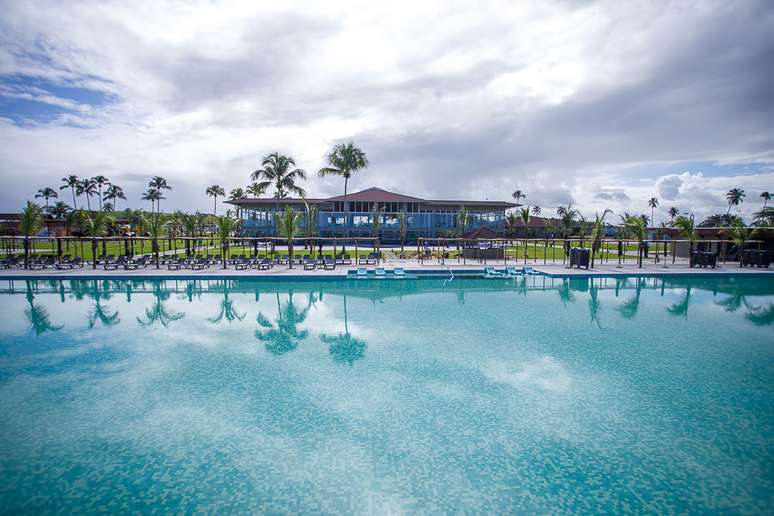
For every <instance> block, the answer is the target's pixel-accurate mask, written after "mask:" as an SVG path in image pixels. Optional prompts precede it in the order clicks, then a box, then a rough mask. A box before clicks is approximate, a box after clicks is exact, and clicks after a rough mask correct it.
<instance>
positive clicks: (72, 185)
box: [59, 174, 80, 210]
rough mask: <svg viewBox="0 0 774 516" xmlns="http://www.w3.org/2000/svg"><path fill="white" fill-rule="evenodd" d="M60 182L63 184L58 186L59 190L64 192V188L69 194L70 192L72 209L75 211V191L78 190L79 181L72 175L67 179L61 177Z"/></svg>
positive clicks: (76, 207) (76, 206)
mask: <svg viewBox="0 0 774 516" xmlns="http://www.w3.org/2000/svg"><path fill="white" fill-rule="evenodd" d="M62 182H63V183H64V184H63V185H62V186H60V187H59V189H60V190H64V189H65V188H69V189H70V192H72V194H73V209H74V210H77V209H78V205H77V204H76V203H75V190H76V189H77V188H78V185H79V184H80V180H79V179H78V176H76V175H74V174H70V175H69V176H67V177H63V178H62Z"/></svg>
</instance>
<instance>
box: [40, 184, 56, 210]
mask: <svg viewBox="0 0 774 516" xmlns="http://www.w3.org/2000/svg"><path fill="white" fill-rule="evenodd" d="M41 197H42V198H43V199H45V201H46V208H45V213H48V200H49V199H56V198H57V197H59V196H58V195H57V193H56V190H54V189H53V188H49V187H45V188H41V189H40V190H38V193H36V194H35V199H40V198H41Z"/></svg>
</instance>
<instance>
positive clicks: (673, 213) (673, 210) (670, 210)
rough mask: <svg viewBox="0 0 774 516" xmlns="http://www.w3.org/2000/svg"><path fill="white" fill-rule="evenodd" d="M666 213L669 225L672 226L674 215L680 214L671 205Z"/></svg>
mask: <svg viewBox="0 0 774 516" xmlns="http://www.w3.org/2000/svg"><path fill="white" fill-rule="evenodd" d="M667 213H669V225H670V226H674V224H675V217H677V216H678V215H679V214H680V210H678V209H677V208H676V207H674V206H672V207H671V208H669V210H667Z"/></svg>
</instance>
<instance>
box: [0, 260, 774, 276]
mask: <svg viewBox="0 0 774 516" xmlns="http://www.w3.org/2000/svg"><path fill="white" fill-rule="evenodd" d="M508 265H509V266H514V267H522V266H524V263H523V262H521V261H519V262H517V263H514V262H513V261H510V260H509V261H508ZM527 265H529V266H531V267H532V268H533V269H535V270H536V271H539V272H542V273H545V274H547V275H551V276H622V275H626V276H631V275H649V276H652V275H659V276H660V275H674V274H701V275H713V274H715V275H718V274H721V275H729V274H760V275H769V274H771V275H774V268H772V269H758V268H751V267H745V268H742V267H739V264H738V263H736V262H728V263H726V264H719V265H718V267H717V268H716V269H700V268H690V267H688V264H687V262H681V261H678V262H677V263H675V264H672V263H667V264H666V265H667V266H666V267H664V266H663V264H661V263H658V264H654V263H653V262H652V261H651V262H649V263H645V264H643V266H642V268H639V267H637V265H636V263H627V264H625V265H623V266H621V267H618V266H617V262H616V263H613V262H610V263H604V264H597V266H596V267H595V268H593V269H589V270H586V269H577V268H573V269H569V268H568V267H567V266H566V265H563V264H562V263H561V262H558V263H547V264H543V263H542V262H533V261H530V262H528V263H527ZM380 266H382V267H385V268H386V269H391V268H394V267H403V268H404V269H406V271H407V272H410V271H412V270H413V271H438V270H451V271H452V273H453V272H458V271H459V272H463V271H470V272H474V271H482V270H483V268H484V267H485V266H491V267H495V268H496V269H502V268H503V267H505V265H504V264H503V262H502V261H500V262H492V261H488V262H487V263H486V265H485V264H484V263H478V262H468V263H467V264H463V263H461V262H460V263H457V261H456V260H446V263H445V264H441V263H439V262H438V261H437V260H425V261H424V262H423V263H421V264H420V263H419V262H417V260H397V259H393V260H387V261H384V262H383V263H382V264H381V265H380ZM368 268H369V269H372V268H374V267H373V266H369V267H368ZM354 269H357V266H356V265H352V266H341V265H338V266H336V269H335V270H317V269H316V270H314V271H305V270H304V269H303V266H299V265H294V266H293V268H292V269H291V268H289V267H288V266H287V265H280V266H277V265H275V266H274V267H273V268H272V269H269V270H267V271H259V270H256V269H248V270H245V271H238V270H236V269H234V267H233V266H229V267H228V268H227V269H223V268H222V267H211V268H209V269H204V270H197V271H192V270H188V269H184V270H177V271H170V270H168V269H167V267H165V266H162V267H160V268H159V269H156V268H155V266H152V265H151V266H149V267H148V268H146V269H139V270H129V271H127V270H123V269H121V270H110V271H106V270H104V269H103V268H101V267H97V269H92V268H91V266H89V265H87V266H84V267H83V268H82V269H74V270H61V271H60V270H57V269H44V270H36V271H32V270H24V269H6V270H0V278H20V277H35V278H79V277H81V278H90V277H95V276H99V277H137V278H143V277H151V278H152V277H166V278H169V277H180V278H191V277H201V278H203V277H226V276H228V277H244V278H250V277H265V278H272V277H278V278H279V277H340V276H344V275H346V274H347V272H348V271H350V270H354Z"/></svg>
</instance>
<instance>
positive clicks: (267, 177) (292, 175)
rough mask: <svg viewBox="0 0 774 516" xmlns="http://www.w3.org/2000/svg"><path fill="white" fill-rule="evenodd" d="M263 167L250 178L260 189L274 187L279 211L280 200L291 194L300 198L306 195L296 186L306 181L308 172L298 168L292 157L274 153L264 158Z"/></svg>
mask: <svg viewBox="0 0 774 516" xmlns="http://www.w3.org/2000/svg"><path fill="white" fill-rule="evenodd" d="M261 166H262V167H263V168H259V169H258V170H256V171H255V172H253V173H252V174H251V175H250V177H251V178H252V180H253V181H256V182H257V184H258V188H263V189H267V188H269V187H271V186H274V198H275V199H277V200H278V202H277V209H279V199H284V198H285V197H287V196H288V194H290V193H295V194H296V195H298V196H299V197H301V196H303V195H306V191H305V190H304V189H303V188H301V187H300V186H298V185H297V184H296V181H299V180H301V179H306V172H304V171H303V170H301V169H300V168H295V167H296V160H294V159H293V158H292V157H290V156H286V155H284V154H280V153H278V152H272V153H271V154H267V155H266V156H264V157H263V160H262V161H261Z"/></svg>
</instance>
